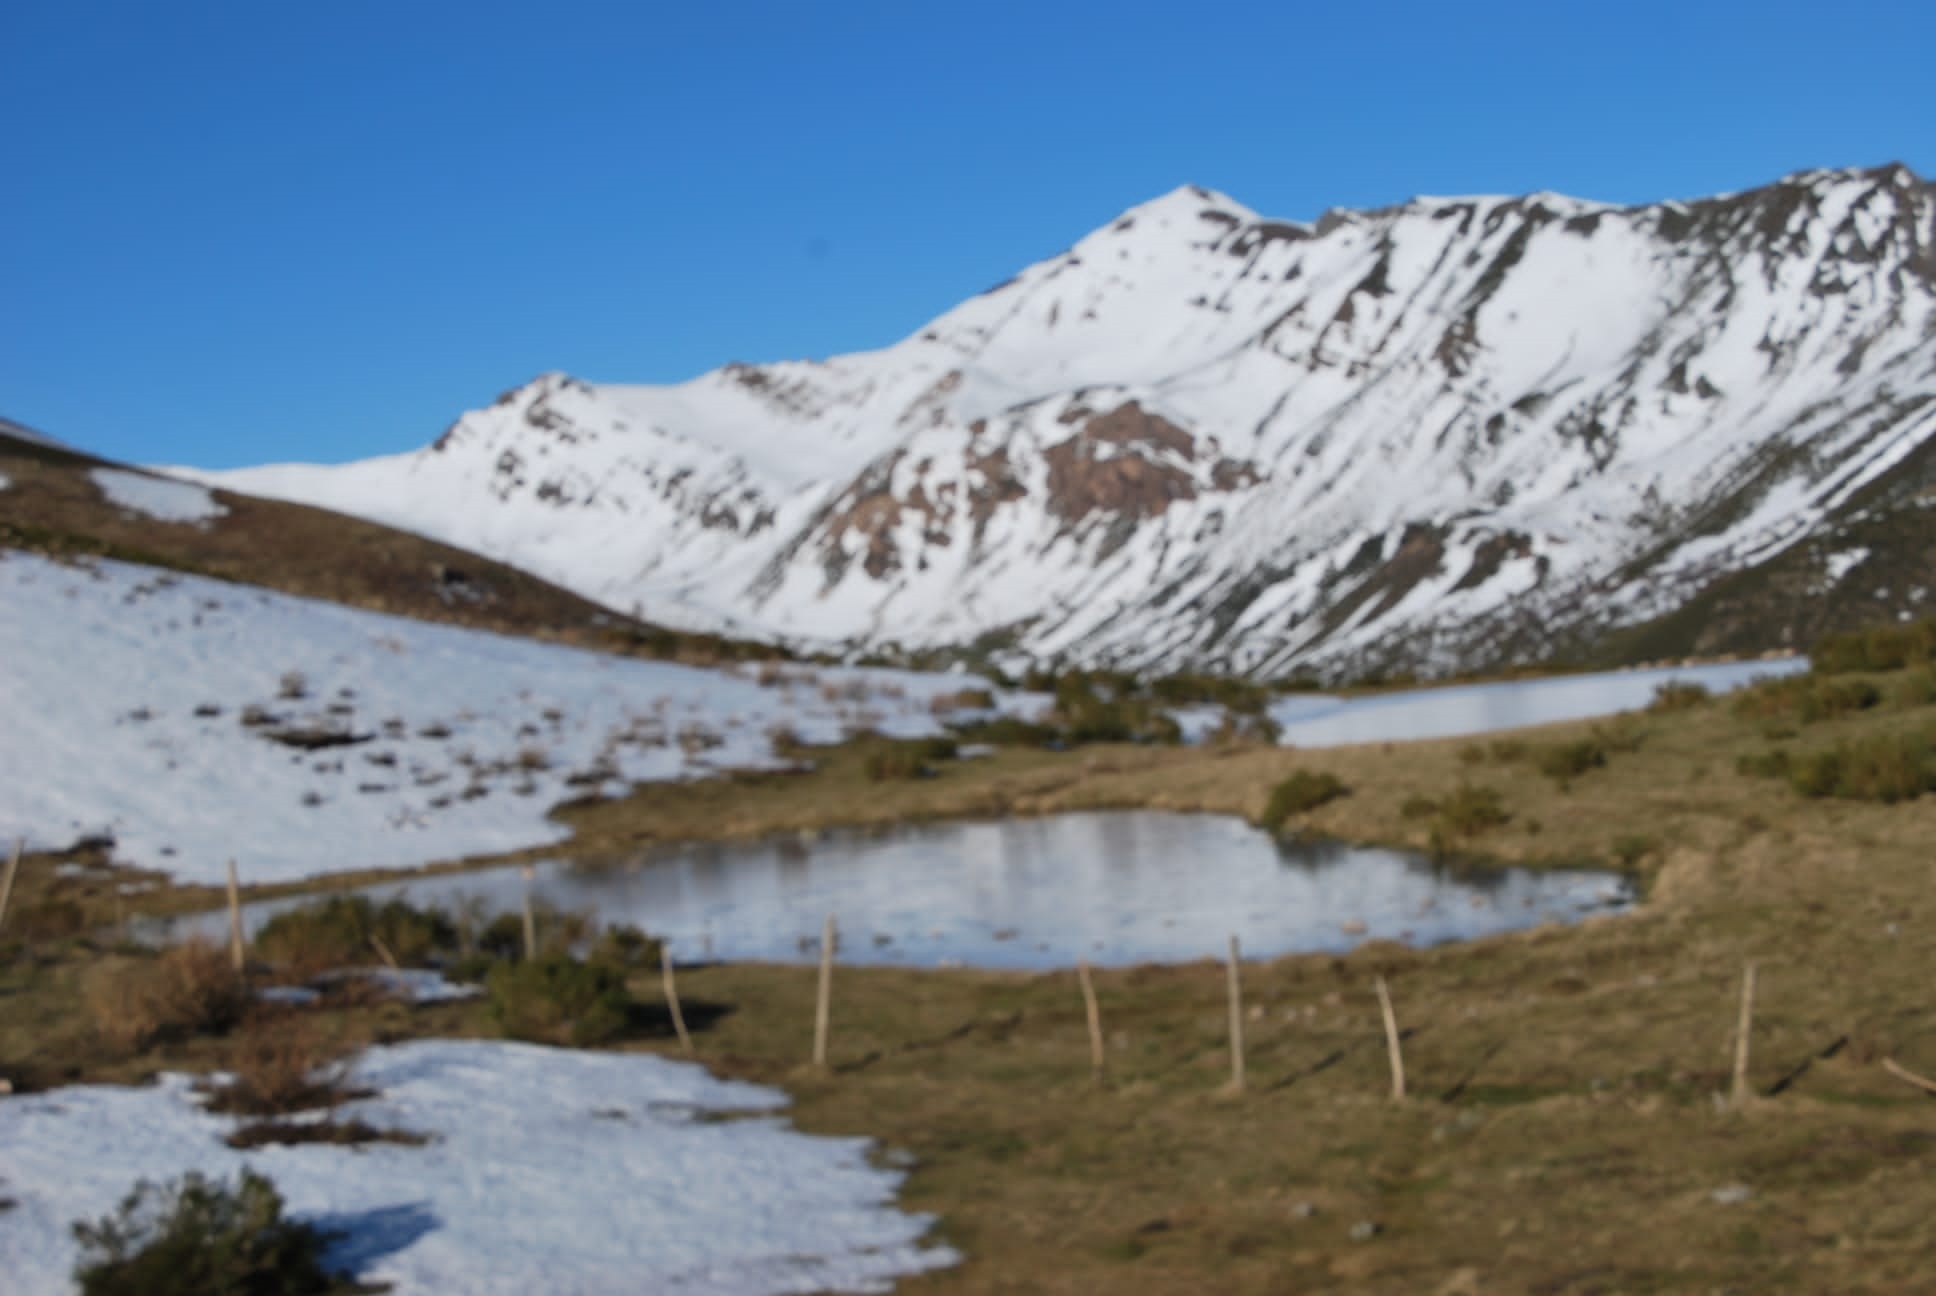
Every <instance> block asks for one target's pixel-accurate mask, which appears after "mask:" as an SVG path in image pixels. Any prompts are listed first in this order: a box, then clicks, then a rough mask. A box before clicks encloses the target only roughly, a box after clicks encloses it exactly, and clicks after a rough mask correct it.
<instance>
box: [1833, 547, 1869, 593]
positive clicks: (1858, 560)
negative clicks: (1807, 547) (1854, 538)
mask: <svg viewBox="0 0 1936 1296" xmlns="http://www.w3.org/2000/svg"><path fill="white" fill-rule="evenodd" d="M1868 556H1869V551H1868V550H1867V549H1864V548H1861V547H1859V546H1858V547H1857V548H1854V549H1844V550H1843V551H1842V552H1841V553H1838V554H1830V555H1829V558H1828V561H1827V562H1826V563H1823V564H1822V567H1823V570H1824V572H1825V573H1826V574H1827V577H1828V584H1829V586H1830V588H1833V587H1834V586H1837V585H1840V584H1841V583H1842V578H1843V577H1844V576H1846V575H1848V574H1849V573H1850V572H1852V571H1854V570H1855V569H1856V568H1857V567H1859V566H1860V565H1861V564H1862V563H1863V562H1864V561H1865V560H1866V559H1867V558H1868Z"/></svg>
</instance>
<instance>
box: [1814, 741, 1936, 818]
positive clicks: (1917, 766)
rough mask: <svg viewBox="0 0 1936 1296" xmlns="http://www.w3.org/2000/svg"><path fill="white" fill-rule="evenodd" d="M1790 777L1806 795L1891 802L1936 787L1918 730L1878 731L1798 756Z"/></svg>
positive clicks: (1935, 771)
mask: <svg viewBox="0 0 1936 1296" xmlns="http://www.w3.org/2000/svg"><path fill="white" fill-rule="evenodd" d="M1788 781H1789V783H1791V784H1792V785H1793V786H1794V788H1795V790H1796V791H1797V792H1799V793H1801V794H1802V795H1803V796H1806V797H1841V798H1844V799H1846V800H1850V801H1880V802H1883V803H1884V804H1888V805H1893V804H1895V803H1896V802H1898V801H1911V800H1914V799H1915V798H1916V797H1919V796H1921V795H1922V794H1923V793H1925V792H1927V791H1929V790H1930V789H1931V788H1932V787H1936V759H1933V758H1932V753H1931V751H1930V746H1929V742H1928V740H1927V739H1925V738H1924V737H1923V736H1922V735H1920V734H1877V735H1875V736H1873V737H1870V738H1862V739H1858V740H1856V741H1853V742H1846V743H1837V744H1836V745H1835V746H1834V747H1831V748H1828V749H1826V750H1823V751H1817V752H1812V753H1808V754H1806V755H1800V756H1796V757H1795V758H1794V759H1793V761H1792V762H1791V765H1790V768H1789V771H1788Z"/></svg>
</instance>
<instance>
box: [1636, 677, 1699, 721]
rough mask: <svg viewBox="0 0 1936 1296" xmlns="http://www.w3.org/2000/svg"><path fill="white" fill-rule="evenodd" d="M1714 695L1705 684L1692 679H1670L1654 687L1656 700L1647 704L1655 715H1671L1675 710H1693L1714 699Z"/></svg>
mask: <svg viewBox="0 0 1936 1296" xmlns="http://www.w3.org/2000/svg"><path fill="white" fill-rule="evenodd" d="M1713 699H1714V695H1713V694H1712V693H1710V692H1708V687H1707V685H1705V684H1696V683H1695V682H1694V681H1692V680H1668V681H1667V682H1666V683H1665V684H1662V685H1660V686H1658V687H1657V688H1655V689H1654V700H1653V701H1651V702H1649V703H1648V704H1647V710H1648V712H1649V713H1651V714H1653V715H1669V714H1671V713H1673V712H1675V711H1692V710H1694V709H1695V708H1696V707H1704V706H1706V705H1707V704H1708V703H1709V702H1711V701H1713Z"/></svg>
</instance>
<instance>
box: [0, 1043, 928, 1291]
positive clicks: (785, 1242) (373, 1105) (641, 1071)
mask: <svg viewBox="0 0 1936 1296" xmlns="http://www.w3.org/2000/svg"><path fill="white" fill-rule="evenodd" d="M353 1081H354V1083H356V1084H359V1085H363V1086H367V1087H370V1088H373V1089H375V1090H376V1091H377V1096H376V1097H374V1098H371V1099H366V1100H362V1101H358V1102H353V1103H349V1104H347V1105H345V1106H344V1107H343V1108H342V1109H341V1110H340V1116H341V1118H342V1119H345V1120H350V1119H358V1120H362V1121H364V1122H366V1123H368V1124H371V1125H374V1126H377V1127H379V1128H393V1129H402V1130H408V1131H412V1132H415V1133H418V1134H424V1135H428V1136H430V1137H431V1141H430V1142H429V1143H427V1144H425V1145H423V1146H420V1147H411V1146H404V1145H401V1144H393V1143H374V1144H369V1145H365V1146H362V1147H336V1146H327V1145H314V1146H302V1147H281V1146H267V1147H262V1148H258V1149H255V1150H253V1151H249V1152H237V1151H232V1150H231V1149H229V1148H228V1147H227V1146H226V1145H225V1144H224V1143H223V1142H222V1138H223V1136H224V1135H225V1134H227V1133H228V1132H229V1131H230V1130H231V1129H233V1128H234V1125H235V1121H234V1119H233V1118H230V1117H225V1116H217V1115H212V1114H210V1113H208V1112H206V1111H203V1110H202V1109H201V1107H200V1105H199V1103H198V1101H197V1096H196V1094H195V1092H194V1089H193V1087H192V1083H191V1080H190V1079H189V1078H188V1077H186V1076H182V1075H167V1076H164V1077H162V1079H161V1080H160V1082H159V1083H157V1084H155V1085H152V1086H150V1087H146V1088H121V1087H114V1086H86V1087H73V1088H67V1089H57V1090H53V1091H51V1092H48V1093H43V1094H35V1095H30V1096H26V1097H17V1098H10V1099H6V1100H5V1101H0V1148H5V1149H6V1155H5V1158H4V1160H0V1197H7V1198H11V1199H13V1203H14V1204H13V1206H12V1208H11V1209H8V1210H5V1211H0V1268H3V1269H4V1273H5V1278H4V1287H5V1290H6V1291H8V1292H9V1293H18V1296H54V1294H55V1293H63V1292H66V1291H68V1290H70V1286H69V1283H68V1274H69V1272H70V1271H71V1269H72V1267H73V1264H74V1259H75V1254H76V1252H75V1245H74V1239H73V1237H72V1235H71V1233H70V1232H69V1225H70V1224H71V1223H72V1222H73V1221H75V1220H79V1219H93V1218H97V1217H99V1216H101V1215H103V1214H106V1213H107V1212H109V1211H110V1210H112V1209H113V1208H114V1206H115V1205H116V1204H117V1203H118V1202H119V1200H120V1199H121V1198H122V1196H123V1195H124V1194H126V1193H127V1192H128V1191H129V1189H131V1188H132V1187H133V1186H134V1183H135V1181H136V1180H137V1179H140V1178H148V1179H151V1180H165V1179H170V1178H173V1177H175V1176H178V1175H180V1174H182V1173H183V1172H185V1171H188V1170H199V1171H201V1172H202V1173H204V1174H208V1175H215V1176H221V1177H226V1178H231V1179H232V1178H233V1177H234V1176H235V1175H236V1174H237V1173H238V1171H239V1170H240V1169H241V1168H242V1167H243V1166H249V1167H252V1168H253V1169H254V1170H256V1171H257V1172H258V1173H261V1174H265V1175H267V1176H268V1177H269V1178H270V1179H271V1180H273V1181H274V1182H275V1184H276V1186H277V1187H278V1189H279V1190H280V1191H281V1192H282V1194H283V1196H284V1198H285V1200H286V1201H287V1203H288V1206H289V1210H290V1213H291V1214H292V1215H293V1216H295V1217H298V1218H301V1219H304V1220H308V1221H311V1222H313V1223H316V1224H318V1225H320V1226H322V1227H324V1228H326V1229H331V1230H335V1231H338V1232H340V1233H341V1234H343V1237H342V1238H341V1240H340V1241H339V1242H338V1243H337V1244H336V1245H335V1247H334V1248H333V1251H332V1253H331V1257H332V1259H333V1261H334V1263H335V1264H337V1265H338V1266H341V1267H344V1268H348V1269H350V1270H351V1271H353V1272H354V1273H355V1274H356V1276H357V1277H358V1278H360V1279H362V1280H363V1281H366V1282H380V1283H392V1284H395V1287H394V1291H395V1292H396V1296H430V1294H432V1293H445V1292H464V1293H466V1294H467V1296H495V1294H497V1293H503V1294H504V1296H528V1293H533V1292H544V1293H548V1294H550V1296H603V1294H604V1293H611V1294H612V1296H621V1294H623V1296H631V1294H632V1293H637V1292H656V1293H668V1294H671V1296H684V1294H688V1293H689V1294H691V1296H763V1294H765V1293H782V1292H818V1291H886V1290H888V1289H889V1288H890V1287H891V1285H892V1283H893V1281H894V1279H895V1278H897V1277H899V1276H901V1275H904V1274H911V1273H915V1272H919V1271H921V1270H923V1269H931V1268H936V1267H939V1266H943V1265H947V1264H951V1263H954V1262H955V1260H956V1259H957V1257H956V1256H955V1254H954V1253H953V1252H951V1251H949V1250H947V1249H946V1248H943V1247H939V1246H929V1245H924V1243H923V1237H924V1235H925V1234H926V1232H927V1229H928V1226H929V1223H930V1221H929V1219H928V1218H927V1217H925V1216H920V1215H911V1214H907V1213H904V1212H902V1211H899V1210H897V1209H895V1207H894V1205H893V1198H894V1193H895V1191H896V1189H897V1187H898V1185H899V1181H900V1177H901V1176H900V1175H899V1174H898V1173H896V1172H894V1171H890V1170H884V1169H879V1168H876V1167H875V1166H874V1165H872V1164H870V1162H869V1159H868V1144H867V1143H866V1141H865V1140H861V1139H851V1138H818V1137H809V1136H807V1135H803V1134H800V1133H797V1132H795V1131H793V1130H792V1129H790V1128H789V1127H788V1126H787V1124H786V1123H785V1121H784V1120H783V1119H782V1118H781V1117H779V1116H777V1115H774V1114H772V1113H773V1112H774V1111H775V1110H776V1109H778V1108H779V1107H781V1106H782V1105H783V1104H784V1102H785V1098H784V1096H783V1095H782V1094H780V1093H778V1092H776V1091H774V1090H771V1089H765V1088H760V1087H756V1086H753V1085H746V1084H739V1083H734V1082H730V1081H722V1080H717V1079H714V1078H713V1077H711V1076H709V1075H707V1074H706V1072H705V1071H704V1070H702V1069H701V1068H699V1067H697V1066H694V1065H691V1064H688V1063H679V1062H672V1061H668V1060H665V1059H662V1058H656V1057H646V1056H639V1055H626V1054H609V1053H578V1052H570V1051H566V1050H562V1049H546V1048H538V1047H534V1046H531V1045H524V1044H508V1043H496V1042H485V1041H475V1040H463V1041H458V1040H448V1041H421V1042H416V1043H409V1044H401V1045H396V1046H393V1047H387V1048H373V1049H371V1050H370V1051H369V1052H368V1053H367V1054H365V1055H364V1056H363V1057H362V1058H361V1059H360V1061H359V1063H358V1065H357V1067H356V1070H355V1073H354V1076H353ZM720 1112H726V1113H738V1114H739V1115H736V1116H735V1117H734V1118H733V1119H727V1120H719V1119H708V1118H707V1116H708V1114H709V1113H720Z"/></svg>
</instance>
